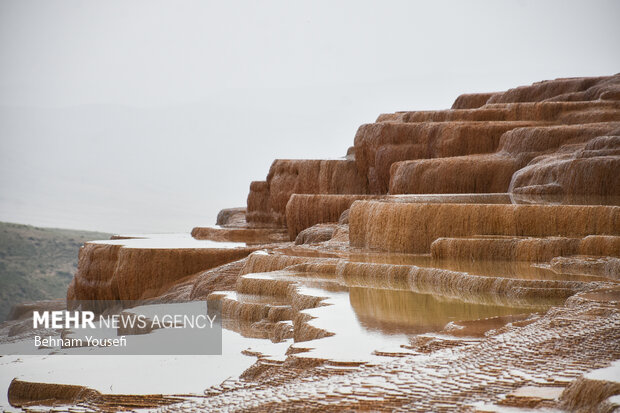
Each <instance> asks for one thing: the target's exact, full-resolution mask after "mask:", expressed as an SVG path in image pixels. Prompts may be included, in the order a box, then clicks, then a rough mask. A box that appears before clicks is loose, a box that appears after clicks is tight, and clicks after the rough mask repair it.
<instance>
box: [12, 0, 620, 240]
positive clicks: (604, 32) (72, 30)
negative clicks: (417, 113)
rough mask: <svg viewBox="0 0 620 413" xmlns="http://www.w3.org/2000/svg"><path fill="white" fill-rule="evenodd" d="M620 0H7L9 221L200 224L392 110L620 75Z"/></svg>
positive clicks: (147, 228) (150, 226)
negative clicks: (294, 161)
mask: <svg viewBox="0 0 620 413" xmlns="http://www.w3.org/2000/svg"><path fill="white" fill-rule="evenodd" d="M618 17H620V2H618V1H592V0H590V1H579V2H577V1H566V0H563V1H541V0H532V1H528V0H523V1H497V0H491V1H469V2H466V1H430V0H429V1H424V2H414V1H403V2H398V1H374V2H363V1H333V0H332V1H247V2H246V1H243V2H241V1H220V2H211V1H156V0H146V1H135V0H120V1H112V0H106V1H84V0H76V1H62V0H54V1H51V0H41V1H28V0H15V1H6V0H4V1H0V220H2V221H12V222H21V223H28V224H35V225H44V226H56V227H67V228H78V229H80V228H81V229H96V230H102V231H109V232H151V231H155V232H156V231H188V230H190V229H191V228H192V227H193V226H195V225H206V224H212V223H213V222H214V220H215V215H216V214H217V211H218V210H219V209H221V208H224V207H232V206H241V205H244V204H245V200H246V196H247V190H248V186H249V183H250V181H251V180H259V179H264V178H265V176H266V174H267V171H268V168H269V165H270V164H271V161H272V160H273V159H274V158H322V157H338V156H342V155H344V154H345V152H346V149H347V147H348V146H350V145H351V144H352V143H353V136H354V134H355V131H356V129H357V127H358V126H359V125H360V124H362V123H366V122H372V121H373V120H374V119H375V118H376V116H377V115H378V114H379V113H381V112H392V111H395V110H410V109H439V108H448V107H449V106H450V105H451V104H452V101H453V100H454V98H456V96H457V95H458V94H460V93H464V92H475V91H480V92H482V91H494V90H503V89H506V88H509V87H513V86H517V85H521V84H528V83H531V82H534V81H538V80H543V79H551V78H556V77H565V76H594V75H605V74H613V73H617V72H619V71H620V53H618V50H619V49H618V47H619V39H620V25H618Z"/></svg>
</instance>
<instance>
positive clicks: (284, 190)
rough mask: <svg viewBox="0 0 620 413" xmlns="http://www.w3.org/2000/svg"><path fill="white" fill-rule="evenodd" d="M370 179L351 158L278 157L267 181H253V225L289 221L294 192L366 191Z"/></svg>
mask: <svg viewBox="0 0 620 413" xmlns="http://www.w3.org/2000/svg"><path fill="white" fill-rule="evenodd" d="M365 193H366V181H365V179H364V177H363V176H361V175H360V174H359V173H358V171H357V168H356V166H355V162H354V161H352V160H349V159H334V160H306V159H277V160H275V161H274V162H273V164H272V165H271V169H270V170H269V175H267V181H266V182H252V184H251V185H250V194H249V195H248V208H247V220H248V223H250V225H252V224H254V225H260V224H272V225H273V224H275V225H277V226H284V225H285V224H286V204H287V203H288V201H289V198H290V197H291V195H292V194H365Z"/></svg>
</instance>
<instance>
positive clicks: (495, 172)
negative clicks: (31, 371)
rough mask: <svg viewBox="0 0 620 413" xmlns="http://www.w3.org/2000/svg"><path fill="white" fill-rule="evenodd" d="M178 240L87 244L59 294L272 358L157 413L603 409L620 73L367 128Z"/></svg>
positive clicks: (619, 299)
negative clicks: (188, 323)
mask: <svg viewBox="0 0 620 413" xmlns="http://www.w3.org/2000/svg"><path fill="white" fill-rule="evenodd" d="M192 235H193V238H194V240H193V241H188V240H185V241H183V242H179V241H178V240H175V239H172V238H166V237H161V236H160V237H158V236H154V237H153V238H152V239H151V240H148V239H146V240H139V239H118V240H110V241H104V242H96V243H88V244H86V245H85V246H84V247H83V248H82V250H81V251H80V264H79V268H78V272H77V274H76V275H75V278H74V281H73V283H72V285H71V287H70V289H69V292H68V295H67V298H68V300H73V299H111V300H120V299H134V298H154V297H163V298H166V299H187V300H197V299H201V300H202V299H206V300H219V301H221V302H222V309H223V316H224V317H225V324H224V326H225V328H226V329H229V330H232V331H235V332H237V333H239V334H241V335H242V336H244V337H252V338H262V339H264V340H265V341H270V342H272V343H283V342H286V343H287V346H288V347H287V348H288V350H287V351H286V353H285V354H280V355H279V356H276V355H275V354H272V353H267V354H264V353H260V354H259V353H257V354H254V355H255V356H256V358H257V359H256V363H255V364H254V365H253V366H252V367H250V368H249V369H248V370H245V371H243V372H238V375H237V376H236V377H233V378H231V379H229V380H227V381H225V382H223V383H221V384H220V385H217V386H213V387H210V388H208V389H206V390H205V394H204V397H201V398H200V399H199V400H198V399H189V398H188V399H184V400H183V401H182V402H178V400H176V399H174V398H172V397H169V398H167V399H166V398H163V399H162V401H161V403H160V405H162V408H164V409H166V410H171V411H194V410H193V409H207V410H210V411H217V410H222V411H233V410H243V411H291V410H307V409H311V410H315V411H319V410H321V411H323V410H330V411H336V410H342V409H352V410H370V411H392V410H402V411H411V410H417V411H498V410H501V409H502V408H506V407H517V408H518V407H521V408H533V409H545V408H554V409H559V410H570V411H584V412H585V411H595V410H596V409H599V410H598V411H612V410H613V409H617V408H619V406H620V400H618V398H617V397H614V396H615V395H617V394H620V384H618V382H620V374H619V372H620V369H619V367H620V364H619V363H618V361H617V360H618V359H620V285H619V284H618V282H620V75H614V76H607V77H599V78H570V79H556V80H551V81H543V82H539V83H535V84H532V85H529V86H521V87H517V88H514V89H510V90H508V91H505V92H495V93H477V94H464V95H461V96H459V97H458V98H457V99H456V101H455V102H454V105H453V106H452V108H451V109H447V110H438V111H417V112H397V113H391V114H382V115H380V116H379V117H378V119H377V120H376V122H374V123H369V124H365V125H362V126H360V127H359V129H358V131H357V133H356V134H355V138H354V141H353V146H351V148H350V149H349V151H348V153H347V154H346V155H345V156H343V157H342V158H340V159H330V160H299V159H296V160H290V159H288V160H283V159H278V160H275V161H274V162H273V164H272V166H271V169H270V170H269V173H268V175H267V178H266V180H265V181H260V182H252V183H251V184H250V188H249V195H248V198H247V206H246V207H245V208H233V209H229V210H224V211H222V212H221V213H220V215H219V216H218V219H217V225H216V226H214V227H197V228H194V230H193V231H192ZM192 242H194V243H198V244H192ZM201 242H204V243H208V244H200V243H201ZM222 242H225V243H241V244H230V245H229V244H221V243H222ZM218 243H220V244H218ZM610 365H611V367H610ZM596 369H611V370H609V371H612V373H606V375H602V376H600V377H599V376H597V375H596V374H595V373H592V371H595V370H596ZM597 371H598V370H597ZM605 371H608V370H605ZM205 374H208V371H205ZM588 374H590V376H588ZM593 377H594V378H593ZM601 377H602V378H601ZM76 384H77V383H76ZM39 387H41V386H40V385H39ZM37 388H38V387H37V383H32V386H31V387H28V385H27V384H24V383H23V382H19V383H18V385H17V384H16V385H15V386H12V391H13V394H14V395H15V397H18V396H19V398H20V399H19V400H20V403H21V406H27V403H25V402H24V400H23V399H24V397H26V396H28V397H30V398H31V399H32V400H34V401H36V400H39V399H41V397H40V396H37V395H36V391H34V390H33V391H31V390H27V389H37ZM24 389H26V390H24ZM48 390H49V389H48ZM64 390H66V389H63V391H64ZM70 390H72V391H73V390H75V389H70ZM80 391H81V392H82V393H80V394H84V395H85V396H84V397H83V398H82V399H83V400H82V399H80V402H79V403H78V404H81V405H82V406H83V407H84V408H87V409H88V408H94V409H96V408H98V407H97V406H100V405H101V403H102V402H101V400H105V397H104V396H102V395H101V394H100V393H98V392H95V393H92V395H91V396H89V394H90V393H88V392H87V391H86V390H80ZM11 394H12V393H11V391H10V392H9V395H11ZM149 397H152V396H149ZM174 397H175V398H176V397H181V398H182V396H178V395H175V396H174ZM114 400H116V399H114ZM145 400H146V401H149V400H151V399H148V397H147V396H145ZM153 400H154V399H153ZM76 403H77V402H76ZM98 403H99V405H98ZM145 403H146V402H145ZM149 403H150V402H149ZM35 404H36V403H35ZM119 404H122V403H119ZM146 404H148V403H146ZM163 405H165V407H164V406H163Z"/></svg>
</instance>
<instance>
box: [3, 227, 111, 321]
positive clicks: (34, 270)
mask: <svg viewBox="0 0 620 413" xmlns="http://www.w3.org/2000/svg"><path fill="white" fill-rule="evenodd" d="M109 237H110V234H104V233H101V232H88V231H74V230H65V229H56V228H37V227H32V226H29V225H20V224H10V223H4V222H0V321H3V320H5V319H6V316H7V315H8V313H9V311H10V310H11V307H12V306H13V305H14V304H17V303H22V302H26V301H34V300H44V299H53V298H64V297H65V294H66V292H67V286H68V285H69V282H71V279H72V278H73V274H74V273H75V270H76V268H77V262H78V250H79V248H80V246H81V245H82V244H83V243H84V242H85V241H90V240H95V239H106V238H109Z"/></svg>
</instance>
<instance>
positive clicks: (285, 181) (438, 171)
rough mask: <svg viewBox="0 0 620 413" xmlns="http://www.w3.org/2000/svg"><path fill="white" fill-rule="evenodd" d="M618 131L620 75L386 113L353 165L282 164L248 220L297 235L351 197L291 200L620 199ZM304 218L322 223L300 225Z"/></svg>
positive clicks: (368, 130) (360, 143) (254, 193)
mask: <svg viewBox="0 0 620 413" xmlns="http://www.w3.org/2000/svg"><path fill="white" fill-rule="evenodd" d="M619 130H620V74H617V75H614V76H603V77H595V78H567V79H556V80H548V81H543V82H538V83H534V84H532V85H529V86H521V87H517V88H514V89H510V90H508V91H505V92H494V93H475V94H465V95H461V96H459V97H458V98H457V99H456V101H455V102H454V104H453V106H452V108H451V109H449V110H439V111H416V112H396V113H392V114H383V115H380V116H379V117H378V119H377V121H376V122H375V123H371V124H366V125H362V126H360V128H359V129H358V131H357V134H356V136H355V140H354V146H353V147H351V148H350V149H349V151H348V152H347V157H346V159H341V160H332V161H327V160H326V161H319V160H277V161H275V162H274V163H273V165H272V167H271V170H270V171H269V175H268V177H267V181H264V182H253V183H252V184H251V185H250V194H249V196H248V209H247V211H248V212H247V219H248V222H249V223H250V225H272V226H273V225H275V226H280V227H281V226H284V225H288V229H289V236H290V237H291V239H293V238H294V237H295V236H296V235H297V233H299V231H301V230H303V229H305V228H308V227H309V226H312V225H314V224H316V223H324V222H333V221H334V220H335V219H334V217H333V215H335V213H336V211H337V210H339V209H340V208H339V207H337V206H335V204H337V203H338V202H344V201H338V202H336V201H335V198H333V199H330V200H329V201H323V200H322V201H320V202H318V201H316V200H314V201H313V204H312V206H309V205H304V206H303V207H302V208H300V206H299V204H300V201H301V200H300V199H296V198H294V197H291V195H292V194H315V195H324V194H330V195H353V194H356V195H361V194H376V195H381V194H435V193H446V194H450V193H500V192H504V193H505V192H514V193H516V194H523V195H533V196H540V195H555V196H560V197H561V198H560V199H561V200H563V201H564V202H575V200H576V199H577V198H575V197H579V196H591V195H596V196H602V197H615V196H617V195H618V192H619V191H620V189H619V188H620V178H619V176H620V175H618V174H617V173H614V172H615V171H616V170H618V166H619V164H618V162H619V161H618V159H619V156H620V155H619V154H618V145H619V143H618V136H620V133H619V132H618V131H619ZM289 200H292V201H293V206H291V207H290V210H286V206H287V203H288V202H289ZM579 202H580V203H583V202H584V201H579ZM586 202H587V201H586ZM603 203H610V202H607V201H603ZM611 203H615V202H613V201H612V202H611ZM312 208H314V212H309V211H310V210H311V209H312ZM324 211H330V212H329V213H325V212H324ZM302 215H303V216H304V217H305V216H309V217H313V218H308V219H307V221H308V222H307V223H302V224H301V225H299V224H300V221H301V220H304V218H300V217H301V216H302ZM291 219H293V220H294V222H293V223H289V222H288V221H289V220H291Z"/></svg>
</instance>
